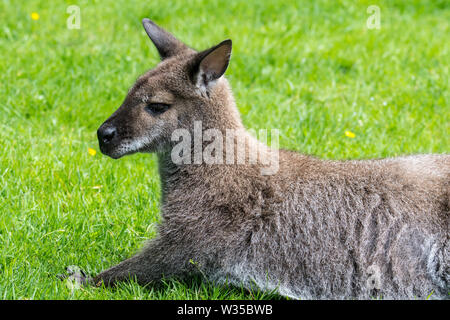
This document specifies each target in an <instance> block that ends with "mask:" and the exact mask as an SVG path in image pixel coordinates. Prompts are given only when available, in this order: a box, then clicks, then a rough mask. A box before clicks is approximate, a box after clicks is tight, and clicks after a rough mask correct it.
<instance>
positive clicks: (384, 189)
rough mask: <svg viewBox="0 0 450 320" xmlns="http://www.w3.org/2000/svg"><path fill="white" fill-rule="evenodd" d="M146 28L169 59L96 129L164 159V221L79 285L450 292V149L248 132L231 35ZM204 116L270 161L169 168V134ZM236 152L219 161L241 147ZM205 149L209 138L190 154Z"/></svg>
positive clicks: (339, 293)
mask: <svg viewBox="0 0 450 320" xmlns="http://www.w3.org/2000/svg"><path fill="white" fill-rule="evenodd" d="M143 25H144V28H145V31H146V32H147V34H148V36H149V37H150V39H151V40H152V42H153V43H154V45H155V46H156V48H157V50H158V52H159V55H160V58H161V62H160V63H159V64H158V65H157V66H156V67H155V68H154V69H152V70H150V71H148V72H146V73H145V74H144V75H142V76H141V77H140V78H138V80H137V81H136V83H135V84H134V86H133V87H132V88H131V89H130V90H129V92H128V95H127V96H126V98H125V101H124V102H123V104H122V105H121V106H120V108H119V109H118V110H117V111H116V112H114V113H113V114H112V115H111V117H110V118H108V119H107V120H106V121H105V122H104V123H103V124H102V125H101V126H100V128H99V129H98V132H97V134H98V140H99V144H100V149H101V151H102V153H104V154H105V155H108V156H110V157H112V158H114V159H117V158H120V157H122V156H124V155H127V154H132V153H135V152H155V153H156V154H157V157H158V164H159V173H160V177H161V188H162V190H161V202H162V204H161V214H162V217H163V220H162V223H161V224H160V226H159V229H158V236H157V237H156V238H155V239H153V240H151V241H150V242H149V243H148V244H147V245H146V247H145V248H144V249H143V250H142V251H141V252H140V253H138V254H137V255H135V256H133V257H131V258H129V259H127V260H125V261H123V262H121V263H119V264H118V265H116V266H114V267H112V268H110V269H108V270H106V271H103V272H101V273H100V274H98V275H97V276H95V277H93V278H84V277H81V278H82V279H81V280H80V281H82V282H83V281H85V282H87V283H92V284H94V285H101V284H105V285H114V284H116V283H117V282H119V281H125V280H127V279H134V280H136V281H137V282H138V283H139V284H142V285H158V283H161V279H163V278H177V279H186V278H187V277H190V276H192V275H200V274H201V276H202V277H206V278H207V279H208V281H212V282H213V283H217V284H223V283H228V284H231V285H237V286H244V287H246V288H255V286H256V287H257V288H259V289H260V290H270V291H274V292H278V293H279V294H280V295H284V296H288V297H291V298H296V299H370V298H373V297H382V298H384V299H415V298H420V299H424V298H427V297H429V296H430V295H431V297H432V298H438V299H448V298H449V294H450V293H449V291H450V267H449V247H450V240H449V223H450V215H449V207H450V202H449V201H450V200H449V193H450V186H449V182H450V155H448V154H443V155H416V156H404V157H397V158H388V159H379V160H347V161H331V160H321V159H318V158H316V157H313V156H309V155H303V154H299V153H296V152H293V151H287V150H279V151H278V150H275V149H274V148H271V147H269V146H267V145H266V144H264V143H261V142H259V141H258V140H257V139H256V138H254V137H253V135H251V134H248V133H247V132H246V131H245V130H244V127H243V124H242V122H241V119H240V115H239V113H238V109H237V107H236V105H235V102H234V99H233V95H232V93H231V90H230V86H229V84H228V82H227V80H226V79H225V77H224V73H225V70H226V69H227V67H228V63H229V60H230V55H231V47H232V43H231V40H225V41H223V42H221V43H220V44H218V45H216V46H214V47H212V48H210V49H208V50H205V51H201V52H197V51H195V50H194V49H192V48H190V47H188V46H187V45H185V44H184V43H182V42H181V41H179V40H178V39H176V38H175V37H174V36H173V35H172V34H170V33H168V32H167V31H165V30H164V29H162V28H161V27H159V26H157V25H156V24H155V23H153V22H152V21H150V20H149V19H144V20H143ZM196 123H201V126H202V127H201V130H202V132H203V133H205V131H207V130H209V129H215V130H218V131H219V132H222V133H223V137H225V133H226V132H227V130H228V131H229V130H236V132H240V134H239V135H240V136H241V137H244V138H245V139H244V141H245V142H244V150H245V151H249V150H251V149H252V148H255V147H257V148H258V150H260V151H261V154H262V155H263V156H259V158H258V159H257V161H256V162H252V163H251V162H249V161H247V160H246V161H244V162H243V163H240V164H236V163H233V164H229V163H224V162H223V161H218V162H217V163H212V164H211V163H205V162H204V161H197V162H196V161H194V162H189V161H187V162H186V163H176V162H174V161H173V152H172V151H173V148H174V147H175V145H176V143H177V141H174V139H173V137H172V134H173V132H174V131H176V130H180V129H182V130H184V132H188V133H191V134H192V133H193V131H194V129H195V124H196ZM223 139H225V138H223ZM220 142H221V143H222V142H223V141H220ZM187 143H190V144H192V143H193V141H192V140H191V141H189V140H187ZM229 146H230V144H228V147H227V148H226V150H223V155H219V157H220V160H223V159H222V157H223V158H226V157H227V156H228V155H229V154H230V153H232V152H235V151H236V150H235V147H236V148H237V145H236V143H235V142H233V143H232V144H231V146H232V148H229ZM205 148H206V139H205V140H203V141H200V147H198V146H197V147H194V150H192V149H191V151H189V152H192V155H193V156H194V157H196V155H195V152H200V153H201V152H202V151H204V150H205ZM224 149H225V148H224ZM216 151H217V150H216ZM216 151H215V152H216ZM183 152H185V154H184V156H186V155H187V154H186V152H187V151H186V149H184V150H182V151H181V153H180V154H182V153H183ZM236 152H237V151H236ZM217 153H218V151H217ZM190 155H191V154H189V156H190ZM264 158H265V159H266V160H267V158H269V159H272V160H273V159H276V161H277V163H278V168H277V170H276V172H275V173H272V174H263V173H262V170H261V169H262V168H263V167H264V164H262V160H263V159H264ZM245 159H247V158H245Z"/></svg>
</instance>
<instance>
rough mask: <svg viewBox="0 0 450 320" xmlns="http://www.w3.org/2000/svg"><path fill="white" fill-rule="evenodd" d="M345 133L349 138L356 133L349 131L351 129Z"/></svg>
mask: <svg viewBox="0 0 450 320" xmlns="http://www.w3.org/2000/svg"><path fill="white" fill-rule="evenodd" d="M345 135H346V136H347V137H349V138H352V139H353V138H354V137H356V134H354V133H353V132H351V131H348V130H347V131H345Z"/></svg>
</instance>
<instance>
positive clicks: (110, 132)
mask: <svg viewBox="0 0 450 320" xmlns="http://www.w3.org/2000/svg"><path fill="white" fill-rule="evenodd" d="M97 137H98V143H99V146H100V151H101V152H102V153H103V154H105V155H107V156H110V157H112V158H118V157H117V156H114V152H113V150H114V149H115V146H116V145H117V143H116V140H117V129H116V127H115V126H114V125H111V124H109V123H107V122H105V123H103V124H102V125H101V126H100V128H98V130H97Z"/></svg>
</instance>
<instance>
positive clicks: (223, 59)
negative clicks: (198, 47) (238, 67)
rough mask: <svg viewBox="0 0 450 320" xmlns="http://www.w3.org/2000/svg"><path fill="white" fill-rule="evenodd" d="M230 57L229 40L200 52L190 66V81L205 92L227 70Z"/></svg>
mask: <svg viewBox="0 0 450 320" xmlns="http://www.w3.org/2000/svg"><path fill="white" fill-rule="evenodd" d="M230 56H231V40H230V39H228V40H225V41H222V42H221V43H219V44H218V45H216V46H214V47H212V48H210V49H207V50H205V51H202V52H200V53H198V54H197V56H196V57H195V58H194V64H193V66H192V73H191V75H192V81H193V82H194V84H195V85H196V86H197V87H198V88H199V89H201V90H202V91H206V90H207V89H208V88H209V87H210V86H211V85H214V83H215V81H216V80H217V79H219V78H220V77H221V76H222V75H223V74H224V73H225V71H226V70H227V67H228V64H229V62H230Z"/></svg>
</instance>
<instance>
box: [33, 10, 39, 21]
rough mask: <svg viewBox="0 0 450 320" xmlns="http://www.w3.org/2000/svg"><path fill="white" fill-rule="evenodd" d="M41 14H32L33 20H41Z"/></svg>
mask: <svg viewBox="0 0 450 320" xmlns="http://www.w3.org/2000/svg"><path fill="white" fill-rule="evenodd" d="M39 17H40V16H39V13H37V12H33V13H32V14H31V19H33V20H39Z"/></svg>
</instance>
